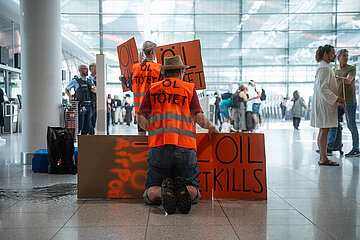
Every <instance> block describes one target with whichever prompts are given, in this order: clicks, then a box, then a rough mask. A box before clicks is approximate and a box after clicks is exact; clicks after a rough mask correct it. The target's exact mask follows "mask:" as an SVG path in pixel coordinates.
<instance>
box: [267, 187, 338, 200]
mask: <svg viewBox="0 0 360 240" xmlns="http://www.w3.org/2000/svg"><path fill="white" fill-rule="evenodd" d="M271 190H272V191H274V192H275V193H276V194H278V195H279V196H280V197H283V198H296V197H298V198H304V197H308V198H318V197H323V196H328V197H330V196H334V197H341V196H342V195H341V193H338V192H333V191H329V189H322V188H320V189H319V188H305V189H304V188H301V189H295V188H282V189H280V188H276V189H271Z"/></svg>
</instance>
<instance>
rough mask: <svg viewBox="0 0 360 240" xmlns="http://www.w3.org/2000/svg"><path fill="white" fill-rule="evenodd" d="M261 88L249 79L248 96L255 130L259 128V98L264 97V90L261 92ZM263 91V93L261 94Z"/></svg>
mask: <svg viewBox="0 0 360 240" xmlns="http://www.w3.org/2000/svg"><path fill="white" fill-rule="evenodd" d="M263 92H264V91H263V89H262V88H261V86H260V85H258V84H256V83H255V81H254V80H250V81H249V96H250V99H249V100H252V117H253V119H254V122H255V131H256V130H257V129H259V128H260V117H259V115H260V106H261V99H260V98H262V99H264V100H265V98H266V95H265V92H264V93H263ZM262 93H263V94H262Z"/></svg>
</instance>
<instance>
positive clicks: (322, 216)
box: [301, 207, 360, 226]
mask: <svg viewBox="0 0 360 240" xmlns="http://www.w3.org/2000/svg"><path fill="white" fill-rule="evenodd" d="M301 213H302V214H303V215H304V216H306V217H307V218H309V219H310V220H311V221H312V222H314V223H315V224H316V225H318V226H322V225H344V226H355V225H360V209H359V207H356V208H352V207H348V208H346V207H345V208H344V207H341V208H335V209H315V208H313V209H304V210H301Z"/></svg>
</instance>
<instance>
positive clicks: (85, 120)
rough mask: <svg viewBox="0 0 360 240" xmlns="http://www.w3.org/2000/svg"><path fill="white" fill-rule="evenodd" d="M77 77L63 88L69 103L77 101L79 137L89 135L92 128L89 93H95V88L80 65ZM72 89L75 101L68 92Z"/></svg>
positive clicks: (83, 66)
mask: <svg viewBox="0 0 360 240" xmlns="http://www.w3.org/2000/svg"><path fill="white" fill-rule="evenodd" d="M78 70H79V75H77V76H74V78H73V79H72V80H71V81H70V82H69V84H68V85H67V86H66V88H65V92H66V94H67V95H68V96H69V100H70V101H74V100H75V101H79V131H80V134H81V135H87V134H90V133H91V129H92V128H93V126H92V124H91V115H92V108H91V92H93V93H96V87H95V85H94V83H93V82H92V81H91V80H90V79H89V78H87V75H88V67H87V66H86V65H80V66H79V68H78ZM72 88H74V90H75V99H74V97H73V96H71V94H70V91H71V89H72Z"/></svg>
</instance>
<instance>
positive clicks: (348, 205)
mask: <svg viewBox="0 0 360 240" xmlns="http://www.w3.org/2000/svg"><path fill="white" fill-rule="evenodd" d="M300 128H301V130H300V131H296V130H293V129H292V126H291V122H282V121H270V122H266V123H265V124H264V126H263V128H262V131H263V132H264V133H265V141H266V144H265V145H266V156H267V181H268V200H267V201H244V200H219V201H208V200H201V201H200V202H199V204H197V205H193V207H192V209H191V211H190V213H189V214H188V215H180V214H174V215H168V216H165V214H164V211H163V208H162V207H161V206H147V205H145V204H144V203H143V202H142V201H141V200H101V201H90V200H79V199H77V197H76V181H77V179H76V176H72V175H49V174H39V173H33V172H32V171H31V166H29V165H27V166H23V165H20V164H19V158H20V151H21V135H18V134H14V135H12V136H10V135H2V136H1V137H2V138H5V139H6V140H7V143H6V145H5V146H2V147H0V239H175V238H176V239H360V191H359V190H360V189H359V161H360V158H345V157H340V156H339V153H336V154H335V155H334V156H333V157H330V159H332V160H336V161H338V162H339V163H340V164H341V166H340V167H326V166H322V167H319V166H318V165H317V160H318V155H317V154H316V153H315V150H316V149H317V147H316V136H317V130H316V129H313V128H311V127H309V122H307V121H302V122H301V126H300ZM111 131H112V132H113V133H114V134H135V133H136V127H135V126H130V127H125V126H115V127H113V128H112V129H111ZM343 138H344V141H343V143H344V151H345V153H346V152H347V151H349V150H350V148H351V136H350V132H349V131H348V130H347V129H345V130H344V133H343Z"/></svg>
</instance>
